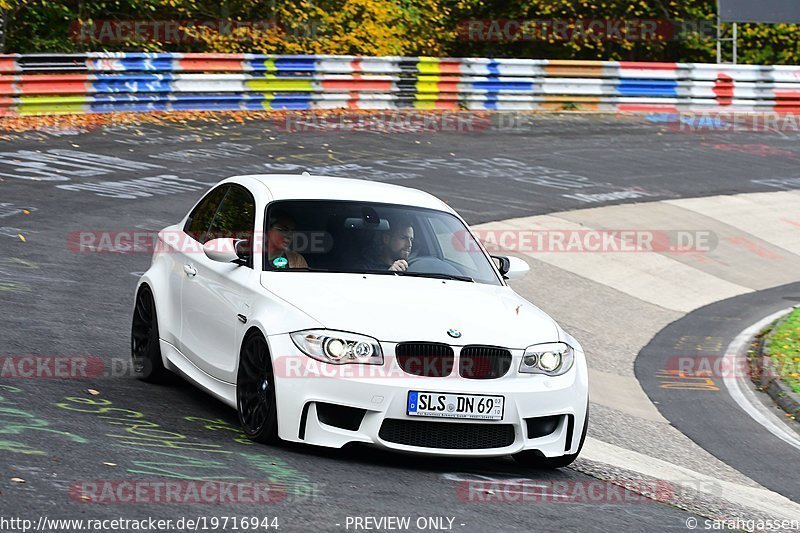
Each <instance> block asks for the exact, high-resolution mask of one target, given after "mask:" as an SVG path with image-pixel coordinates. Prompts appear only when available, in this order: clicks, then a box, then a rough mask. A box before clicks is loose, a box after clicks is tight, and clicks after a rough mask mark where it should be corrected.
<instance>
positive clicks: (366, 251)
mask: <svg viewBox="0 0 800 533" xmlns="http://www.w3.org/2000/svg"><path fill="white" fill-rule="evenodd" d="M265 220H266V233H265V241H264V247H263V250H264V268H265V270H269V271H298V270H302V271H310V272H347V273H356V274H385V275H395V276H415V277H430V278H440V279H451V280H458V281H463V282H467V283H468V282H475V283H486V284H492V285H500V284H501V282H500V279H499V278H498V275H497V274H496V271H495V270H494V268H493V267H492V264H491V262H490V260H489V259H488V258H487V256H486V255H485V253H484V252H483V250H482V249H481V247H480V246H479V245H478V244H477V243H476V242H475V240H474V239H473V237H472V235H471V234H470V232H469V231H468V230H467V228H466V227H465V226H464V224H463V223H462V222H461V221H460V220H459V219H458V218H457V217H455V216H453V215H452V214H450V213H446V212H443V211H436V210H433V209H423V208H417V207H410V206H405V205H393V204H381V203H366V202H349V201H329V200H314V201H278V202H273V203H271V204H270V205H269V206H268V207H267V213H266V218H265Z"/></svg>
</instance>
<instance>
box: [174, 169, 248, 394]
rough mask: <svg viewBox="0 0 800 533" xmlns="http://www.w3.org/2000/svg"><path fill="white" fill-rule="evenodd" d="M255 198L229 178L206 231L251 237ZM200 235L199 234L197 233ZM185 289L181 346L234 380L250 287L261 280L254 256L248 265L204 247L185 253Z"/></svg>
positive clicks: (208, 234)
mask: <svg viewBox="0 0 800 533" xmlns="http://www.w3.org/2000/svg"><path fill="white" fill-rule="evenodd" d="M255 213H256V208H255V199H254V197H253V195H252V194H251V193H250V191H248V190H247V189H246V188H245V187H243V186H241V185H238V184H229V185H228V188H227V190H226V192H225V196H224V197H223V199H222V201H221V202H220V204H219V208H218V209H217V211H216V213H215V214H214V217H213V219H212V220H211V223H210V225H209V227H208V231H207V232H206V234H205V235H203V236H202V237H200V238H199V239H198V240H199V242H200V243H201V244H202V243H205V242H207V241H209V240H211V239H214V238H243V237H247V238H250V239H252V236H253V235H254V234H255V233H254V232H255ZM198 237H199V236H198ZM185 267H186V276H185V277H184V280H183V287H182V289H181V341H182V345H181V351H182V352H183V354H184V355H185V356H186V357H187V358H189V360H190V361H192V363H194V364H195V366H197V367H198V368H200V369H201V370H203V371H204V372H206V373H207V374H210V375H211V376H213V377H215V378H217V379H220V380H223V381H226V382H229V383H233V382H234V381H235V371H236V361H237V358H238V353H239V346H238V339H240V338H241V336H242V334H243V331H244V328H245V327H246V326H245V321H246V317H247V315H248V313H247V310H248V309H247V307H248V301H247V294H248V291H247V287H249V286H251V285H252V284H254V283H256V284H257V283H258V276H257V274H256V273H255V272H254V271H253V265H252V257H251V258H250V260H249V263H248V264H247V265H240V264H236V263H221V262H219V261H214V260H212V259H209V258H208V257H207V256H206V255H205V254H204V253H203V252H202V250H201V251H200V252H199V253H195V254H192V256H191V257H188V258H187V263H186V265H185Z"/></svg>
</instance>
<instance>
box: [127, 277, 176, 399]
mask: <svg viewBox="0 0 800 533" xmlns="http://www.w3.org/2000/svg"><path fill="white" fill-rule="evenodd" d="M131 359H132V360H133V371H134V374H135V375H136V377H137V378H139V379H141V380H142V381H147V382H150V383H160V382H163V381H164V380H165V379H166V378H167V376H168V375H169V371H168V370H167V369H166V368H164V360H163V359H162V358H161V345H160V341H159V335H158V315H157V314H156V303H155V300H154V299H153V292H152V291H151V290H150V287H148V286H147V285H142V287H141V288H140V289H139V293H138V294H137V295H136V305H135V307H134V309H133V320H132V323H131Z"/></svg>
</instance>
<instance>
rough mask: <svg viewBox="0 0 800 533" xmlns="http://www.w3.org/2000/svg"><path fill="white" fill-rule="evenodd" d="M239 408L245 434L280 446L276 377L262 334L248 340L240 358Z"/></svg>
mask: <svg viewBox="0 0 800 533" xmlns="http://www.w3.org/2000/svg"><path fill="white" fill-rule="evenodd" d="M236 406H237V411H238V412H239V423H240V424H241V425H242V430H243V431H244V433H245V435H247V437H248V438H249V439H251V440H254V441H256V442H261V443H264V444H277V443H279V442H280V438H279V437H278V408H277V404H276V402H275V376H274V374H273V371H272V360H271V359H270V356H269V347H268V346H267V341H266V340H265V339H264V337H263V336H262V335H261V334H260V333H255V334H253V335H250V336H249V337H247V339H246V340H245V341H244V344H243V345H242V352H241V354H240V356H239V371H238V372H237V375H236Z"/></svg>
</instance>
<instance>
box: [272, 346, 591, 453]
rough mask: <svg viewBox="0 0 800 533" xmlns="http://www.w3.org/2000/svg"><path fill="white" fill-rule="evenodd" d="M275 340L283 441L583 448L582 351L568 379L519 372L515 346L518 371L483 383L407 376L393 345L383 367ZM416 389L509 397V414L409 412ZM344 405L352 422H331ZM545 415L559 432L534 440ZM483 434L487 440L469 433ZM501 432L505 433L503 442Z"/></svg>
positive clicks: (404, 447) (433, 449) (417, 449)
mask: <svg viewBox="0 0 800 533" xmlns="http://www.w3.org/2000/svg"><path fill="white" fill-rule="evenodd" d="M268 342H269V344H270V351H271V353H272V359H273V371H274V374H275V392H276V398H277V405H278V430H279V434H280V437H281V438H282V439H284V440H287V441H294V442H305V443H309V444H314V445H319V446H327V447H333V448H340V447H342V446H344V445H345V444H347V443H351V442H361V443H366V444H371V445H375V446H380V447H383V448H388V449H392V450H399V451H404V452H412V453H425V454H433V455H454V456H456V455H457V456H473V457H491V456H501V455H508V454H514V453H517V452H520V451H522V450H538V451H539V452H541V453H542V454H543V455H544V456H546V457H557V456H561V455H565V454H571V453H575V452H577V450H578V447H579V443H580V438H581V430H582V428H583V425H584V420H585V418H586V409H587V406H588V380H587V370H586V360H585V357H584V355H583V353H582V352H579V351H577V350H576V354H575V364H574V365H573V367H572V369H570V371H569V372H567V373H566V374H565V375H563V376H558V377H550V376H545V375H539V374H520V373H518V371H517V369H518V368H519V362H520V358H521V357H522V352H521V351H519V352H514V351H512V355H513V361H512V365H511V369H510V370H509V371H508V373H507V374H506V375H505V376H503V377H500V378H497V379H486V380H480V379H466V378H462V377H460V376H458V374H457V372H453V374H451V375H450V376H448V377H419V376H413V375H409V374H406V373H405V372H403V371H402V369H400V367H399V366H398V365H397V362H396V360H395V359H394V356H393V355H392V354H394V344H392V343H381V346H382V348H383V351H384V359H385V361H384V364H383V366H382V367H377V366H373V367H370V366H369V365H340V366H337V365H329V364H326V363H321V362H319V361H316V360H313V359H311V358H309V357H307V356H305V355H304V354H303V353H302V352H300V351H299V350H298V349H297V347H296V346H295V345H294V343H293V342H292V341H291V339H290V337H289V335H274V336H270V337H268ZM387 354H389V355H387ZM412 390H413V391H422V392H439V393H455V394H485V395H502V396H504V398H505V408H504V413H503V418H502V420H497V421H475V420H462V419H453V418H428V417H417V416H414V417H412V416H408V415H407V413H406V402H407V395H408V392H409V391H412ZM331 406H332V407H331ZM337 406H343V407H349V408H352V409H350V410H347V409H344V410H340V411H344V412H345V413H346V414H347V413H350V414H352V415H353V416H352V417H349V421H350V423H344V424H343V423H339V422H335V423H334V424H335V425H332V423H331V422H330V419H331V416H330V412H331V411H332V410H334V411H335V410H336V407H337ZM543 417H552V418H549V420H551V421H553V422H554V423H553V424H550V426H553V427H554V429H553V430H552V432H549V433H548V434H546V435H543V436H536V435H535V434H534V436H533V437H531V436H530V433H529V427H528V426H529V424H528V419H543ZM387 420H389V421H390V422H386V421H387ZM353 421H354V422H353ZM395 421H400V422H395ZM326 422H328V423H326ZM385 422H386V423H385ZM428 424H433V425H428ZM442 424H458V426H457V427H451V426H447V427H445V426H442ZM488 426H495V427H491V428H490V427H488ZM496 426H503V428H498V427H496ZM550 426H548V427H550ZM382 428H383V429H384V431H383V432H382V431H381V429H382ZM398 428H399V429H398ZM398 431H399V433H398ZM548 431H549V429H548ZM512 433H513V437H512ZM398 434H402V438H398ZM434 434H441V435H442V438H441V439H438V438H432V437H431V435H434ZM479 434H485V435H487V438H486V439H483V438H462V437H465V436H467V437H473V436H474V435H479ZM499 434H502V435H503V438H501V439H499V438H498V437H497V436H498V435H499ZM415 435H417V436H418V438H416V437H415ZM492 435H494V437H493V438H488V437H489V436H492ZM434 442H435V444H434ZM420 443H422V444H420ZM470 443H473V444H470ZM492 443H494V444H492ZM497 443H499V445H498V444H497ZM455 446H458V447H455ZM486 446H492V447H486Z"/></svg>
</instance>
